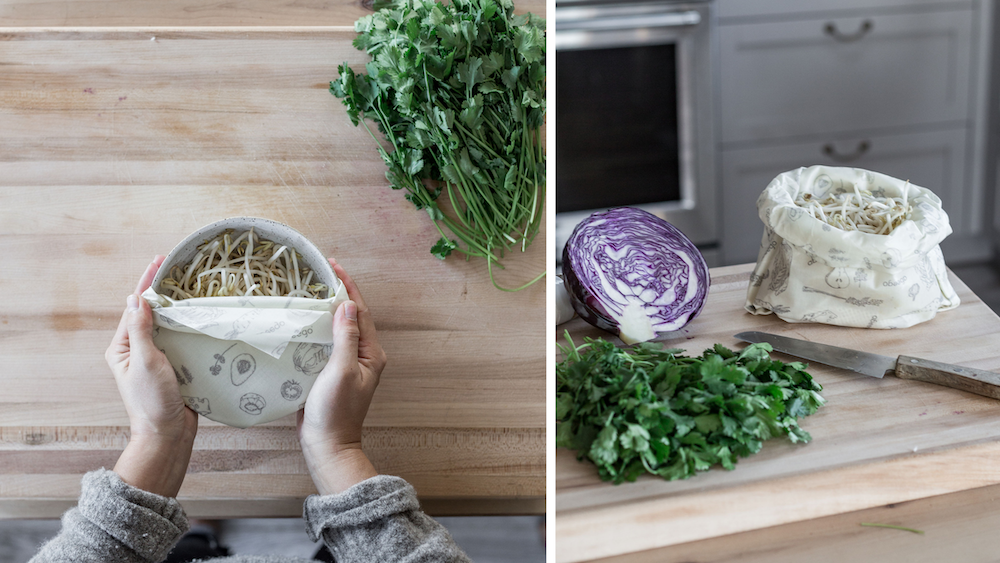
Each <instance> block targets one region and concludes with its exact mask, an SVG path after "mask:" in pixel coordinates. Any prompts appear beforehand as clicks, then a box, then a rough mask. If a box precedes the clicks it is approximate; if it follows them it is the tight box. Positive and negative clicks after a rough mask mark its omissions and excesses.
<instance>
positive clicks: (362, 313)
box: [330, 258, 378, 342]
mask: <svg viewBox="0 0 1000 563" xmlns="http://www.w3.org/2000/svg"><path fill="white" fill-rule="evenodd" d="M330 265H331V266H333V271H334V272H335V273H336V274H337V277H338V278H340V281H341V282H342V283H343V284H344V289H346V290H347V297H349V298H350V299H351V301H354V302H355V303H356V304H357V307H358V327H359V329H360V330H361V340H362V341H364V342H368V341H371V342H377V341H378V340H377V337H376V334H375V321H374V320H373V319H372V315H371V311H370V310H369V309H368V306H367V305H366V304H365V300H364V298H362V297H361V291H360V290H359V289H358V285H357V284H356V283H354V280H352V279H351V276H349V275H348V274H347V271H345V270H344V267H343V266H341V265H340V264H338V263H337V262H336V261H335V260H333V259H332V258H331V259H330Z"/></svg>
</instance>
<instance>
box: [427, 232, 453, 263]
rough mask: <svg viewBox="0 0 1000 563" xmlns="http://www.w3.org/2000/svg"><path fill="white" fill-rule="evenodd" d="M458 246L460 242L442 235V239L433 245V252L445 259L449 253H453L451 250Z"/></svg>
mask: <svg viewBox="0 0 1000 563" xmlns="http://www.w3.org/2000/svg"><path fill="white" fill-rule="evenodd" d="M456 248H458V244H457V243H455V241H453V240H448V239H446V238H444V237H441V239H440V240H438V241H437V242H436V243H434V246H432V247H431V254H433V255H434V256H436V257H438V258H440V259H441V260H444V259H445V258H447V256H448V255H449V254H451V251H452V250H455V249H456Z"/></svg>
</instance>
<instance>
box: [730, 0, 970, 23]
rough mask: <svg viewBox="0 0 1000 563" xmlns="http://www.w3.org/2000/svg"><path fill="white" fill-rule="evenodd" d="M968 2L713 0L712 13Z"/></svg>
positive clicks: (740, 14) (958, 0)
mask: <svg viewBox="0 0 1000 563" xmlns="http://www.w3.org/2000/svg"><path fill="white" fill-rule="evenodd" d="M962 4H966V5H968V4H969V0H808V1H806V2H804V1H803V0H715V5H716V8H715V9H716V12H717V13H718V14H719V18H720V19H724V18H759V17H761V16H779V17H787V16H789V15H793V14H794V15H801V14H808V13H816V12H823V11H828V12H829V11H836V10H840V11H842V12H843V11H845V10H852V11H858V10H870V9H886V8H889V9H911V8H925V7H931V8H936V7H940V6H942V5H945V6H947V5H951V6H955V5H962Z"/></svg>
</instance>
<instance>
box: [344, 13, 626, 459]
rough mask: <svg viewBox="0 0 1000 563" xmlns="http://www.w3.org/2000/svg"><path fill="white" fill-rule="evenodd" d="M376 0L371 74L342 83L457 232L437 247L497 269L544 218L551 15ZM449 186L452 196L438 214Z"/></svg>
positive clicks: (369, 43) (399, 165)
mask: <svg viewBox="0 0 1000 563" xmlns="http://www.w3.org/2000/svg"><path fill="white" fill-rule="evenodd" d="M374 7H375V9H376V11H375V13H373V14H371V15H366V16H364V17H362V18H360V19H358V20H357V21H356V22H355V25H354V28H355V31H357V33H358V36H357V37H356V38H355V41H354V45H355V46H356V47H357V48H358V49H361V50H364V51H366V52H367V53H368V54H369V55H370V56H371V57H372V59H371V61H369V62H368V63H367V64H366V65H365V70H366V74H356V73H355V72H354V71H353V70H351V69H350V68H349V67H348V66H347V65H346V64H344V65H341V66H340V67H338V72H339V76H338V77H337V79H336V80H334V81H331V82H330V93H331V94H333V95H334V96H336V97H337V98H340V99H341V100H342V102H343V104H344V106H345V107H346V108H347V115H348V117H349V118H350V120H351V122H352V123H353V124H354V125H361V126H363V127H364V128H365V129H366V130H367V131H368V133H369V134H370V135H371V136H372V137H373V139H374V140H375V141H376V143H377V145H376V150H378V151H379V155H380V156H381V157H382V159H383V160H384V161H385V162H386V165H387V166H388V170H387V172H386V178H387V179H388V180H389V182H390V185H391V186H392V187H393V188H395V189H401V190H405V191H406V195H405V197H406V199H407V200H408V201H410V202H412V203H413V205H414V206H415V207H416V208H418V209H425V208H426V209H428V213H430V214H431V217H432V218H433V219H434V220H435V222H436V226H437V228H438V229H439V230H440V233H441V235H442V240H443V241H445V242H444V243H442V242H441V241H438V243H437V244H435V245H434V250H433V251H432V252H433V253H434V254H435V256H437V257H439V258H443V257H445V256H448V255H449V254H450V253H451V252H452V251H457V252H460V253H462V254H465V255H467V256H470V257H471V256H476V257H482V258H484V259H486V261H487V269H488V271H489V273H490V277H491V279H492V278H493V267H494V266H496V267H500V264H499V261H500V258H501V257H503V256H504V255H505V253H506V252H508V251H510V250H513V249H514V248H518V249H520V250H524V249H525V248H526V247H527V246H528V244H530V242H531V241H532V240H533V239H534V237H535V235H536V234H537V232H538V229H539V226H540V224H541V218H542V217H543V216H544V213H542V209H543V205H544V201H545V197H544V189H545V186H544V183H545V155H544V152H543V147H542V145H541V131H540V128H541V126H542V124H543V123H544V120H545V96H544V92H545V33H544V30H545V21H544V20H543V19H541V18H538V17H537V16H534V15H531V14H525V15H518V16H515V15H514V13H513V9H514V8H513V3H512V2H511V0H453V1H452V2H449V3H442V2H436V1H432V0H376V2H375V6H374ZM369 122H371V123H374V124H375V126H376V127H374V128H371V127H369ZM375 130H377V131H378V132H379V133H381V136H376V133H375ZM427 180H431V182H426V181H427ZM428 185H433V186H436V187H435V188H433V189H429V188H427V187H426V186H428ZM441 193H446V194H447V198H448V204H449V205H442V206H441V207H437V206H434V208H433V209H434V210H435V211H433V212H432V211H431V207H430V204H431V203H432V202H434V201H435V199H436V198H437V197H438V195H439V194H441ZM439 214H440V217H439V216H438V215H439ZM543 275H544V274H543ZM541 277H542V276H539V277H538V278H536V280H534V281H537V279H540V278H541ZM493 283H494V285H497V284H496V281H495V280H494V282H493ZM530 283H533V282H529V284H525V286H523V287H527V285H530ZM497 287H500V286H499V285H497ZM501 289H503V288H501ZM573 436H575V438H574V439H584V441H586V438H587V437H588V436H589V434H586V433H584V434H580V433H574V434H573ZM581 436H583V438H580V437H581ZM594 436H596V433H595V435H594ZM594 436H589V437H590V441H592V440H593V437H594ZM590 441H586V443H587V444H588V446H589V444H590ZM628 471H632V469H628Z"/></svg>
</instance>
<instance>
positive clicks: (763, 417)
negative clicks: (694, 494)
mask: <svg viewBox="0 0 1000 563" xmlns="http://www.w3.org/2000/svg"><path fill="white" fill-rule="evenodd" d="M566 340H567V341H568V342H569V344H568V345H567V346H560V349H561V350H562V351H563V353H564V354H565V356H566V359H565V360H564V361H562V362H560V363H559V364H558V365H557V366H556V380H557V389H556V420H557V421H558V422H559V425H558V429H557V430H556V445H557V446H559V447H564V448H569V449H573V450H577V452H578V456H577V457H578V458H579V459H583V458H587V459H589V460H591V461H592V462H594V463H595V464H596V465H597V470H598V474H599V475H600V476H601V479H604V480H605V481H614V482H615V484H618V483H621V482H622V481H634V480H635V479H636V478H637V477H638V476H639V475H641V474H642V473H645V472H648V473H653V474H655V475H659V476H661V477H663V478H664V479H669V480H674V479H686V478H688V477H691V476H692V475H694V474H695V473H697V472H699V471H706V470H708V469H709V468H710V467H712V466H713V465H715V464H721V465H722V467H724V468H726V469H733V468H734V467H735V465H736V461H737V458H740V457H746V456H749V455H751V454H754V453H757V452H758V451H760V449H761V446H762V445H763V442H764V440H767V439H768V438H772V437H775V436H781V435H785V436H788V438H789V439H790V440H791V441H792V442H808V441H809V440H810V436H809V434H808V433H807V432H805V431H804V430H802V429H801V428H800V427H799V425H798V423H797V422H796V420H797V419H798V418H801V417H804V416H808V415H810V414H813V413H814V412H816V410H817V409H818V408H819V407H820V406H822V405H823V403H824V402H825V400H824V399H823V397H821V396H820V394H819V391H821V390H822V387H821V386H820V384H819V383H816V382H815V381H813V378H812V376H811V375H809V374H808V373H806V372H805V371H804V370H805V368H806V366H805V364H803V363H801V362H793V363H787V364H786V363H783V362H780V361H776V360H772V359H771V357H770V355H769V354H768V353H769V352H770V351H771V346H770V345H769V344H751V345H750V346H748V347H746V348H745V349H743V351H741V352H734V351H732V350H729V349H728V348H726V347H724V346H722V345H720V344H716V345H715V347H714V348H712V349H709V350H705V352H704V353H703V354H702V355H701V356H699V357H696V358H692V357H687V356H683V355H681V352H683V350H677V349H662V346H661V345H659V344H655V343H650V342H645V343H642V344H639V345H637V346H634V347H632V348H631V349H630V350H624V349H620V348H617V347H615V345H614V344H612V343H611V342H608V341H606V340H603V339H596V340H594V339H590V338H587V339H586V341H585V343H584V344H582V345H580V346H576V345H575V344H574V343H573V340H572V339H571V338H570V337H569V333H567V334H566Z"/></svg>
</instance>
